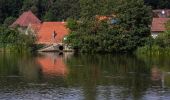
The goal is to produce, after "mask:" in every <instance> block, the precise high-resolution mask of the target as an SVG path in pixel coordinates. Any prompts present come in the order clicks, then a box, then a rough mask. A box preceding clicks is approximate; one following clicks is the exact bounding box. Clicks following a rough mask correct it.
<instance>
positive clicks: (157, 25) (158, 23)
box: [151, 18, 170, 38]
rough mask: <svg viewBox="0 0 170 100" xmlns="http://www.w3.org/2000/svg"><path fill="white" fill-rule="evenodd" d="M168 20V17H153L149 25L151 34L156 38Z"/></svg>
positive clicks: (164, 28) (163, 29)
mask: <svg viewBox="0 0 170 100" xmlns="http://www.w3.org/2000/svg"><path fill="white" fill-rule="evenodd" d="M169 20H170V18H153V20H152V25H151V35H152V37H153V38H156V37H157V36H158V34H160V33H162V32H164V31H165V30H166V27H165V24H166V23H167V22H168V21H169Z"/></svg>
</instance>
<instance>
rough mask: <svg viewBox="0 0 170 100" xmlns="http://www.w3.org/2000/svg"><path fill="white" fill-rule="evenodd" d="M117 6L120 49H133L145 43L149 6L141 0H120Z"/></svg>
mask: <svg viewBox="0 0 170 100" xmlns="http://www.w3.org/2000/svg"><path fill="white" fill-rule="evenodd" d="M119 3H120V5H119V6H118V7H117V11H116V12H117V18H118V20H119V22H120V23H119V28H118V31H119V34H120V36H121V42H120V43H121V44H122V46H120V48H121V49H120V50H123V51H133V50H135V49H136V48H137V47H139V46H143V45H144V44H145V42H146V41H145V40H146V37H148V36H149V35H150V28H149V25H150V23H151V8H150V7H148V6H146V5H144V2H143V0H122V1H120V2H119Z"/></svg>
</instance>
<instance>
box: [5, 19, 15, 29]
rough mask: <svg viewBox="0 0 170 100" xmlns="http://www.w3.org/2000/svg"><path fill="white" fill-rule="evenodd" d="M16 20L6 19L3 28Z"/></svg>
mask: <svg viewBox="0 0 170 100" xmlns="http://www.w3.org/2000/svg"><path fill="white" fill-rule="evenodd" d="M15 20H16V18H14V17H7V18H6V19H5V21H4V24H3V25H4V26H6V27H8V26H10V25H11V24H12V23H13V22H14V21H15Z"/></svg>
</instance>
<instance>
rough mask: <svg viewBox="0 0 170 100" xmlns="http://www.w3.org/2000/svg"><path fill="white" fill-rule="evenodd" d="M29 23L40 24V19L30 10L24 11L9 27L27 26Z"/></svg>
mask: <svg viewBox="0 0 170 100" xmlns="http://www.w3.org/2000/svg"><path fill="white" fill-rule="evenodd" d="M29 24H41V21H40V20H39V19H38V18H37V17H36V16H35V15H34V14H33V13H32V12H31V11H27V12H24V13H23V14H22V15H21V16H19V18H18V19H17V20H16V21H15V22H14V23H13V24H12V25H11V26H10V27H16V26H19V27H28V26H29Z"/></svg>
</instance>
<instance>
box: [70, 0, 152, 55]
mask: <svg viewBox="0 0 170 100" xmlns="http://www.w3.org/2000/svg"><path fill="white" fill-rule="evenodd" d="M105 1H106V2H110V0H105ZM114 1H116V0H114ZM100 2H103V0H98V1H94V0H86V1H81V3H82V5H83V6H81V19H80V20H79V21H78V22H77V24H75V26H74V25H73V24H74V23H73V21H69V22H68V27H70V29H71V34H70V35H69V36H68V41H69V42H70V44H71V45H72V46H73V47H74V48H76V49H79V50H80V51H81V52H133V51H134V50H135V49H136V48H137V47H139V46H142V45H144V44H145V42H146V38H147V37H148V36H149V35H150V28H149V24H150V23H151V9H150V7H148V6H146V5H145V4H144V2H143V1H142V0H122V1H118V3H117V5H116V7H113V6H111V5H107V6H103V7H102V6H100ZM81 3H80V4H81ZM90 9H91V10H90ZM97 9H100V10H99V11H98V10H97ZM110 9H113V10H112V12H107V13H106V11H108V10H110ZM103 14H105V15H110V16H111V15H113V14H114V16H116V17H110V19H111V20H116V22H117V23H114V24H110V22H109V21H111V20H102V21H100V20H98V19H97V18H96V15H103ZM71 25H72V26H71ZM73 27H76V28H73Z"/></svg>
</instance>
